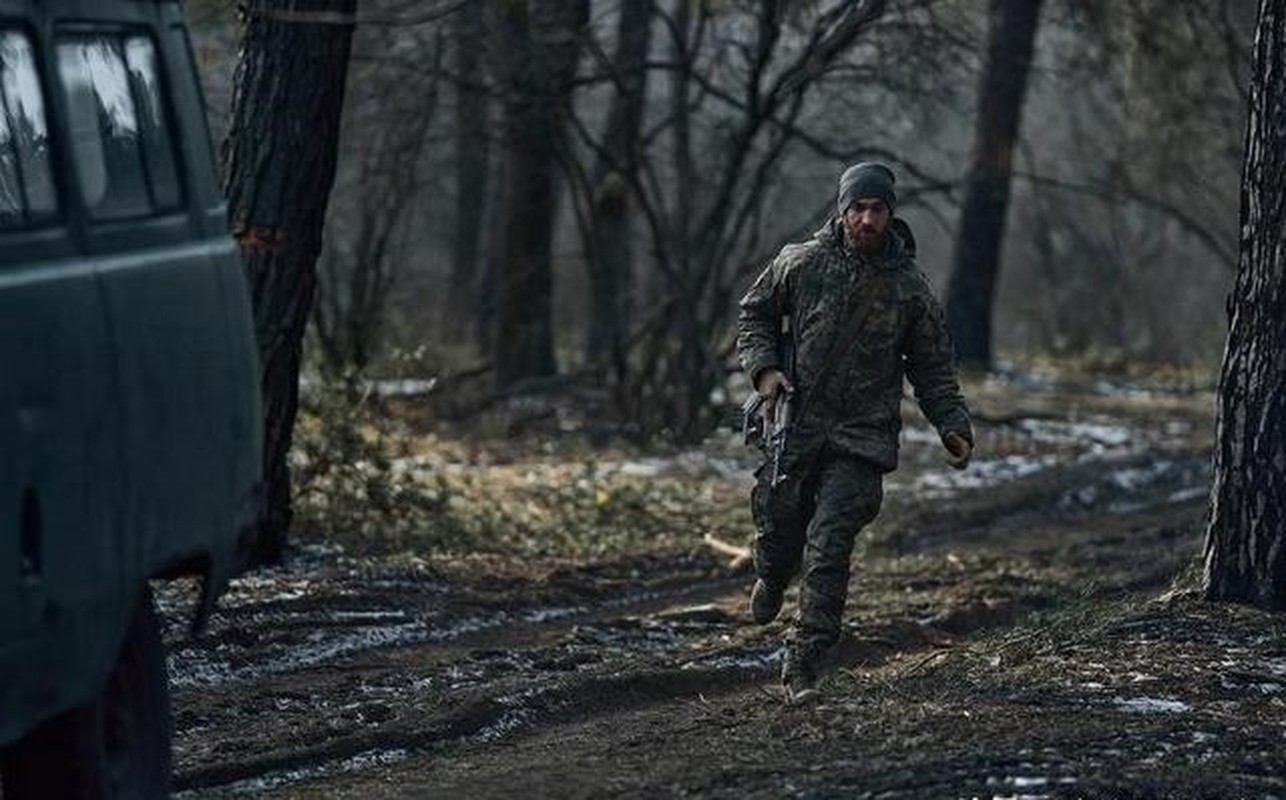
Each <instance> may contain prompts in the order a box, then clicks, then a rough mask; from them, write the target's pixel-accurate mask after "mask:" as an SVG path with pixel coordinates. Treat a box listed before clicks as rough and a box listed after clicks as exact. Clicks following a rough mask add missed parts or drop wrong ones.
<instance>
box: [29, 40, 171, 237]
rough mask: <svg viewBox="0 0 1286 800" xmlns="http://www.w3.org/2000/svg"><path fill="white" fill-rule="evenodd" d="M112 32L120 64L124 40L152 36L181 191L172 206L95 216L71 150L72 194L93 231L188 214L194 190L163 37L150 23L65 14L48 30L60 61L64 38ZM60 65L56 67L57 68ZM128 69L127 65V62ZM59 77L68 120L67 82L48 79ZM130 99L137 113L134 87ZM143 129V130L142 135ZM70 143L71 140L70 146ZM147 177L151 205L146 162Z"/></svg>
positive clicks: (53, 51) (164, 117)
mask: <svg viewBox="0 0 1286 800" xmlns="http://www.w3.org/2000/svg"><path fill="white" fill-rule="evenodd" d="M93 36H99V37H108V38H112V39H114V40H115V41H116V43H117V44H119V45H120V46H121V57H122V63H123V64H125V56H124V52H125V51H124V45H125V42H126V41H127V40H128V39H129V38H131V37H134V36H142V37H144V38H146V39H147V40H148V42H149V43H150V44H151V46H152V52H153V54H154V56H155V59H156V71H157V74H156V85H157V92H158V93H159V94H160V102H161V121H162V123H163V124H164V125H166V126H168V127H167V131H166V132H167V135H168V138H169V142H170V158H171V159H172V161H173V163H174V180H175V186H176V189H177V192H178V197H177V200H176V202H175V203H174V204H173V205H167V206H164V207H161V208H156V207H152V208H150V209H149V210H147V211H146V212H143V213H138V214H121V215H111V216H98V215H95V214H94V212H93V211H92V209H90V207H89V206H88V204H87V202H86V200H87V198H85V197H84V196H83V195H82V191H81V186H80V169H81V167H80V165H79V164H78V163H77V162H76V159H75V157H74V155H73V154H72V153H71V152H70V150H68V151H67V153H66V156H67V161H68V164H69V165H70V167H71V169H72V170H74V171H75V173H76V175H75V177H76V180H75V181H73V183H74V184H75V189H74V191H73V194H74V195H75V196H76V202H77V205H78V207H79V208H80V209H81V210H82V213H83V216H84V221H85V224H86V225H87V226H88V227H89V229H90V231H91V232H92V231H93V230H95V229H110V228H114V227H118V226H121V225H130V224H132V223H133V224H137V223H148V222H151V221H153V220H165V219H170V218H174V217H179V216H188V215H190V213H191V207H192V191H191V187H190V186H189V183H188V165H187V163H186V159H185V157H184V153H183V147H182V146H181V140H182V136H183V131H182V129H181V125H180V123H181V120H180V119H179V117H178V112H177V110H176V108H175V98H174V89H173V87H172V86H171V80H170V76H169V74H168V73H167V61H166V55H165V50H164V49H163V47H162V45H161V38H162V37H161V36H160V35H159V34H158V32H157V31H156V30H155V28H154V27H153V26H151V25H148V24H145V23H141V22H121V21H115V20H84V19H62V20H58V21H56V22H55V23H54V25H53V27H52V32H51V35H50V43H49V45H50V51H51V54H52V55H53V56H54V60H56V55H57V52H58V47H59V45H61V44H63V43H75V40H76V38H77V37H82V38H84V37H93ZM55 69H56V67H55ZM126 69H127V70H128V64H126ZM55 78H56V79H57V81H58V97H59V102H60V104H61V108H60V109H59V110H60V112H61V114H62V118H63V119H64V120H69V119H70V105H71V98H70V97H69V96H68V93H67V90H66V86H65V85H64V84H63V80H62V74H61V73H59V74H58V75H56V76H54V75H51V76H49V79H50V80H53V79H55ZM129 91H130V102H131V103H132V104H133V105H134V106H135V113H139V108H138V100H137V97H136V95H135V91H134V88H133V87H132V86H131V87H130V89H129ZM141 138H142V133H141V131H140V139H141ZM67 146H68V147H70V144H68V145H67ZM142 147H143V145H140V152H139V157H140V159H141V160H142V161H143V162H146V160H147V156H146V155H145V154H144V153H143V151H142ZM143 171H144V180H145V182H146V186H145V188H146V190H147V195H148V202H149V204H151V203H152V199H153V197H154V196H155V189H154V187H153V186H152V185H151V170H150V168H149V167H148V165H147V164H146V163H144V164H143Z"/></svg>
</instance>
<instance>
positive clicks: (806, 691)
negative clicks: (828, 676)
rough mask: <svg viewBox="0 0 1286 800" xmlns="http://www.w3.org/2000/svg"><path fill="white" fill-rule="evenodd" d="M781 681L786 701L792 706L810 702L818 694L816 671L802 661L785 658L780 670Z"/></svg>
mask: <svg viewBox="0 0 1286 800" xmlns="http://www.w3.org/2000/svg"><path fill="white" fill-rule="evenodd" d="M781 683H782V688H784V689H785V690H786V702H787V703H789V704H790V705H792V706H796V705H802V704H804V703H807V702H810V701H811V700H813V699H814V698H816V697H817V696H818V694H819V692H818V691H817V671H816V670H814V669H813V668H812V666H811V665H809V664H808V663H806V662H804V661H800V660H793V659H789V658H788V659H786V665H785V666H784V667H783V668H782V672H781Z"/></svg>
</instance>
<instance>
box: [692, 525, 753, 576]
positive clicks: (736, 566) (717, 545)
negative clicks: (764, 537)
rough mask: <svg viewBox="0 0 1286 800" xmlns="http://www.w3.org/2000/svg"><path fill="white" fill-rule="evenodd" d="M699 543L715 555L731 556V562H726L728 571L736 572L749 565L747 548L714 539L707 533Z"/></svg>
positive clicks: (748, 550) (749, 556)
mask: <svg viewBox="0 0 1286 800" xmlns="http://www.w3.org/2000/svg"><path fill="white" fill-rule="evenodd" d="M701 541H703V542H705V543H706V545H707V546H709V548H710V549H711V550H713V551H715V552H716V553H722V554H723V555H725V556H732V561H729V562H728V569H729V570H731V571H733V572H737V571H739V570H741V569H742V568H744V567H745V566H746V565H748V564H749V563H750V559H751V555H750V548H749V547H738V546H737V545H735V544H730V543H728V542H725V541H724V540H722V539H718V538H715V537H714V536H713V535H712V534H709V533H707V534H706V535H704V536H702V537H701Z"/></svg>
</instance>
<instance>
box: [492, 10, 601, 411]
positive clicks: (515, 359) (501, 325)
mask: <svg viewBox="0 0 1286 800" xmlns="http://www.w3.org/2000/svg"><path fill="white" fill-rule="evenodd" d="M501 6H502V8H501V12H500V13H501V14H502V22H501V36H500V37H499V40H500V42H501V44H502V46H503V47H504V48H505V50H506V51H507V52H506V53H505V54H503V56H504V58H505V66H506V73H507V80H506V86H505V87H504V91H505V103H504V116H505V120H504V137H505V157H506V164H505V175H506V192H505V212H504V219H503V221H502V222H501V224H500V235H501V237H503V245H502V259H503V261H502V263H501V272H500V276H499V277H500V298H499V300H500V303H499V309H498V311H499V314H498V319H497V323H496V325H497V330H496V340H495V342H494V360H495V369H496V380H497V382H498V383H499V384H501V385H505V384H511V383H514V382H516V381H520V380H523V379H525V378H536V377H545V376H549V375H553V374H555V372H556V371H557V368H556V364H555V362H554V325H553V265H552V252H551V247H552V244H553V233H554V221H555V215H554V207H555V199H556V198H555V192H554V173H555V162H556V160H557V159H558V158H559V155H560V153H561V148H562V147H563V141H562V128H563V119H564V116H565V115H566V113H567V110H568V106H569V104H570V102H571V90H572V79H573V78H574V77H575V74H576V64H577V61H578V58H579V55H580V40H581V33H582V30H583V28H584V26H585V23H586V21H587V20H588V18H589V2H588V0H538V1H537V2H533V3H532V4H531V12H530V13H529V12H528V9H527V4H526V3H522V2H509V3H504V4H501Z"/></svg>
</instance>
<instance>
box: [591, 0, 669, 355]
mask: <svg viewBox="0 0 1286 800" xmlns="http://www.w3.org/2000/svg"><path fill="white" fill-rule="evenodd" d="M652 12H653V5H652V3H651V2H647V1H646V0H638V2H630V3H624V4H622V7H621V16H620V19H619V21H618V26H617V45H616V59H615V63H614V64H613V71H614V74H615V78H616V81H617V83H616V94H615V96H614V97H613V99H612V107H611V109H610V110H609V111H608V116H607V128H606V131H605V134H604V136H603V145H602V147H603V152H602V153H600V154H599V157H598V159H597V160H596V162H595V165H594V172H593V185H594V197H593V204H592V207H591V210H590V221H591V225H592V232H591V236H592V246H591V248H590V253H589V259H588V263H589V283H590V311H589V329H588V331H587V334H586V340H585V359H586V360H587V361H588V362H589V363H591V364H594V363H599V362H602V361H603V360H604V359H605V358H610V360H611V362H612V364H614V365H615V367H616V370H617V374H618V375H619V374H621V373H622V372H623V371H624V360H625V335H626V331H628V330H629V324H630V302H629V291H630V272H631V262H632V253H631V250H630V225H629V205H630V204H629V197H630V182H631V181H632V180H634V173H635V172H636V171H637V169H638V162H639V130H640V128H641V126H642V122H643V106H644V101H645V99H646V97H645V93H646V90H647V69H646V67H647V54H648V44H649V42H650V40H651V35H650V34H651V30H652Z"/></svg>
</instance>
